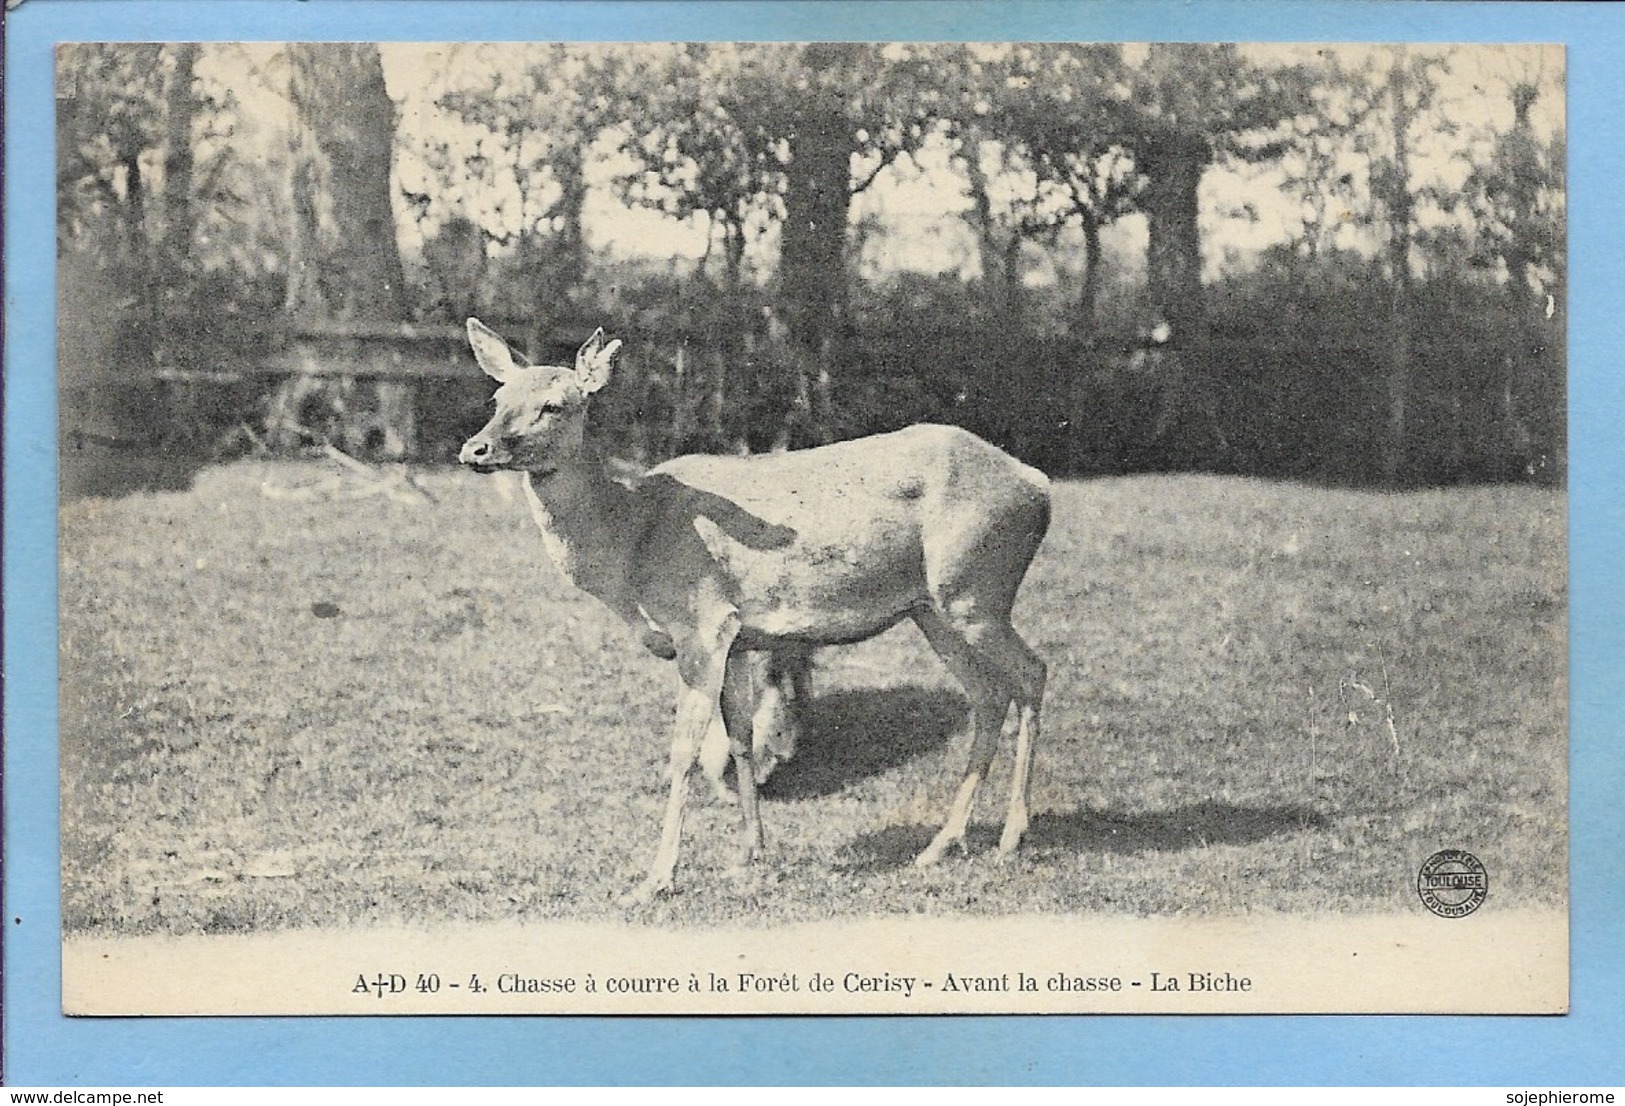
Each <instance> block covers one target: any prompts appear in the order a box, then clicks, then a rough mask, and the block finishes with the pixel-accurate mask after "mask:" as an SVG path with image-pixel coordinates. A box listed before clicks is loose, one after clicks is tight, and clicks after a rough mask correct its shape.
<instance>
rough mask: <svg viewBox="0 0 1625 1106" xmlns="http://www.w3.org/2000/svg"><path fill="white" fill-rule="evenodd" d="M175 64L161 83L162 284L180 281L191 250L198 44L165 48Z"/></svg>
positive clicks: (191, 43) (188, 43)
mask: <svg viewBox="0 0 1625 1106" xmlns="http://www.w3.org/2000/svg"><path fill="white" fill-rule="evenodd" d="M169 49H170V50H172V51H173V52H174V57H175V65H174V68H173V69H171V70H170V72H169V74H168V76H167V78H166V79H165V82H164V223H163V232H162V233H163V238H162V240H161V242H160V245H159V255H160V259H161V264H162V266H163V270H162V277H161V279H163V280H164V281H167V282H171V287H173V282H174V281H177V280H179V279H180V277H181V274H182V271H183V269H184V268H185V266H186V263H187V258H188V256H189V255H190V253H191V251H192V162H193V158H192V118H193V116H194V114H195V101H194V100H193V99H192V74H193V71H194V70H195V69H196V67H197V57H198V44H197V43H195V42H183V43H179V44H178V45H175V46H172V47H169Z"/></svg>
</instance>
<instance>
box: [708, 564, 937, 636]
mask: <svg viewBox="0 0 1625 1106" xmlns="http://www.w3.org/2000/svg"><path fill="white" fill-rule="evenodd" d="M741 583H745V582H744V581H741ZM734 594H735V596H737V600H736V602H737V606H738V609H739V615H740V619H741V620H742V622H743V623H744V627H743V632H744V633H745V634H746V635H747V637H748V638H757V637H761V638H790V639H795V640H799V641H809V642H815V643H820V644H830V645H833V644H839V643H844V642H853V641H862V640H863V639H865V638H870V637H873V636H874V635H876V634H878V633H880V632H881V631H883V630H886V629H889V628H890V627H892V626H894V625H896V624H897V622H898V621H899V620H900V619H902V618H903V617H904V616H905V615H907V614H908V612H909V611H910V610H911V609H913V608H914V607H916V606H918V605H919V604H920V602H921V601H922V600H923V598H924V596H923V589H922V588H921V587H920V586H918V585H917V584H916V580H915V578H914V577H913V575H912V574H908V575H905V574H901V573H898V574H894V575H890V576H888V575H886V574H876V573H875V572H873V571H872V570H871V571H862V570H860V569H858V568H857V566H853V570H852V571H850V572H830V573H826V574H824V575H821V576H819V577H818V578H817V579H816V580H812V581H808V580H801V579H795V578H793V577H789V578H787V577H784V576H779V577H777V578H774V579H771V580H764V581H762V582H761V584H760V586H757V587H750V586H745V587H741V588H740V589H739V590H737V591H735V592H734Z"/></svg>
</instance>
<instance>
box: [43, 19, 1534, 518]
mask: <svg viewBox="0 0 1625 1106" xmlns="http://www.w3.org/2000/svg"><path fill="white" fill-rule="evenodd" d="M58 77H59V89H58V143H57V170H58V171H57V200H58V208H59V236H58V247H59V262H60V267H59V273H60V280H59V296H60V305H61V311H60V314H59V334H60V345H59V379H60V385H61V389H62V412H63V415H62V462H63V465H62V475H63V487H64V490H65V491H66V492H67V493H68V494H70V495H72V494H78V493H80V492H97V491H118V490H122V489H124V488H128V487H131V486H143V485H147V486H176V485H177V484H184V482H185V481H186V480H188V479H190V476H191V474H192V473H193V472H195V470H196V468H197V467H199V466H201V465H203V464H206V463H208V462H210V461H216V460H225V459H229V458H231V457H232V456H235V455H239V454H242V453H245V452H251V451H252V452H266V451H269V452H289V451H292V452H298V451H300V450H309V449H312V448H315V447H319V446H321V445H323V444H330V445H335V446H338V447H340V448H343V449H345V450H347V451H348V452H351V453H352V454H355V455H359V456H363V457H366V458H368V459H372V460H380V459H394V460H409V461H415V462H448V461H450V459H451V458H452V456H453V455H454V453H455V448H456V445H457V443H458V442H460V441H461V439H462V438H463V437H464V436H465V435H466V434H467V433H469V432H470V431H471V430H472V429H474V428H476V427H477V425H478V424H479V422H480V421H481V414H482V409H483V407H484V404H485V403H486V402H487V400H488V396H489V391H488V388H487V386H486V383H485V381H484V380H483V378H481V377H480V376H479V374H478V373H477V371H476V370H475V369H474V367H473V364H472V361H471V359H470V358H469V357H468V356H467V354H466V351H465V349H464V347H463V346H462V343H461V339H460V337H459V328H460V324H461V321H462V319H463V318H464V317H465V316H467V315H470V314H477V315H479V316H481V317H482V318H484V319H486V320H487V321H491V322H493V323H495V324H496V325H497V326H498V328H499V329H500V330H502V331H504V333H506V334H507V335H508V336H509V337H510V339H512V340H514V341H516V342H517V343H519V344H520V345H522V346H523V347H525V348H528V349H529V351H530V352H531V353H532V355H533V356H535V357H538V358H557V357H561V356H567V355H568V353H569V351H570V350H572V349H573V348H574V346H575V345H576V344H578V343H579V342H580V341H581V339H582V338H583V337H585V335H586V334H587V333H590V331H591V329H592V328H593V327H595V326H599V325H602V326H604V327H606V329H608V330H609V331H610V332H611V333H612V334H614V335H616V336H619V337H622V338H623V339H624V340H625V342H626V355H625V357H624V359H623V362H622V364H623V369H622V373H621V375H620V378H619V381H618V383H617V385H616V386H615V387H614V388H613V390H612V391H611V392H609V393H606V396H605V398H604V401H603V402H602V403H601V404H600V410H599V414H598V422H599V429H600V433H602V434H604V435H605V436H606V437H607V438H608V439H609V440H610V441H611V442H612V443H613V444H614V446H615V448H616V451H617V452H619V453H620V454H621V455H623V456H624V457H626V458H627V459H630V460H632V461H635V462H638V463H652V462H655V461H658V460H660V459H662V458H664V457H666V456H671V455H673V454H676V453H679V452H687V451H694V450H742V449H749V450H761V449H768V448H773V447H786V446H789V447H798V446H803V445H808V444H814V443H817V442H821V441H829V440H833V439H838V438H845V437H851V436H856V435H860V434H865V433H870V432H874V431H879V430H884V429H890V428H894V427H897V426H900V425H905V424H907V423H911V422H916V421H925V420H930V421H942V422H953V423H959V424H962V425H965V426H967V427H969V428H971V429H972V430H975V431H977V432H978V433H981V434H982V435H984V436H985V437H987V438H989V439H990V440H992V441H994V442H996V443H998V444H1000V445H1002V446H1004V447H1006V448H1008V449H1010V450H1012V451H1013V452H1015V453H1017V454H1018V455H1020V456H1022V457H1023V458H1025V459H1027V460H1029V461H1032V462H1033V463H1036V464H1038V465H1040V466H1042V467H1043V468H1045V469H1046V470H1047V471H1049V472H1051V473H1052V474H1057V475H1091V474H1103V473H1130V472H1144V471H1158V470H1199V471H1212V472H1224V473H1234V474H1244V475H1256V476H1265V477H1277V478H1291V479H1308V480H1315V481H1328V482H1335V483H1352V484H1358V485H1378V486H1415V485H1425V484H1446V483H1457V482H1463V481H1467V482H1480V481H1502V480H1526V479H1531V478H1533V479H1537V480H1540V481H1543V482H1552V483H1558V482H1561V480H1562V478H1563V471H1564V456H1565V441H1564V404H1565V390H1564V373H1565V357H1564V343H1563V336H1564V327H1565V324H1566V313H1565V309H1564V305H1565V291H1566V286H1565V276H1564V274H1565V241H1564V218H1565V178H1564V164H1565V145H1564V131H1563V121H1562V97H1563V91H1562V89H1563V83H1562V78H1563V74H1562V55H1561V51H1559V50H1553V49H1550V48H1542V47H1457V46H1425V47H1424V46H1414V47H1368V46H1361V47H1336V48H1325V49H1319V50H1316V49H1312V48H1284V47H1269V48H1253V47H1238V46H1227V45H1200V44H1197V45H1153V46H1124V45H1115V44H1106V45H1073V44H1032V45H1022V44H994V45H957V44H956V45H933V44H896V43H894V44H851V43H813V44H756V45H749V46H734V45H717V44H687V45H667V46H661V45H635V46H633V45H628V46H572V45H560V44H502V45H495V44H454V45H440V46H406V45H401V44H390V45H385V46H383V47H379V46H376V45H366V44H360V45H356V44H314V43H300V44H281V45H266V44H83V45H69V46H63V47H61V48H60V54H59V59H58ZM1153 334H1155V335H1156V337H1155V338H1154V337H1152V335H1153ZM1165 335H1166V336H1167V340H1166V341H1160V342H1159V341H1158V340H1157V339H1158V338H1161V337H1163V336H1165Z"/></svg>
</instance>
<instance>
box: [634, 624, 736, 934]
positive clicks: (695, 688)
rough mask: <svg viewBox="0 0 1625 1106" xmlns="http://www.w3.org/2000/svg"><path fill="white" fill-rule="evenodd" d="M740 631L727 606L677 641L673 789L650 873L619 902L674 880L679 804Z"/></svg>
mask: <svg viewBox="0 0 1625 1106" xmlns="http://www.w3.org/2000/svg"><path fill="white" fill-rule="evenodd" d="M738 634H739V615H738V613H737V612H736V611H734V610H732V609H729V610H727V611H725V612H723V613H721V614H719V615H718V616H717V617H716V618H715V619H714V620H713V622H712V624H711V626H710V627H709V628H706V629H701V630H699V631H697V632H696V633H695V634H694V635H693V637H692V638H690V639H689V640H687V641H684V642H682V643H680V645H679V648H678V650H677V671H678V674H679V676H680V677H681V683H680V685H679V690H678V693H677V724H676V728H675V729H674V731H673V733H672V739H671V793H670V794H669V795H668V796H667V798H666V817H665V821H664V822H663V823H662V825H661V829H660V847H659V848H658V849H657V850H656V851H655V859H654V863H653V864H652V865H650V867H649V875H648V877H647V878H646V879H644V881H643V882H642V883H641V884H639V885H638V886H637V887H635V888H633V889H632V890H631V891H630V892H628V893H627V894H626V895H625V896H623V897H622V900H621V901H622V903H623V905H636V904H640V903H646V902H649V901H650V900H652V899H653V898H654V897H655V896H656V895H662V894H665V893H667V892H669V891H670V890H671V889H672V887H673V886H674V885H675V873H676V871H677V852H678V848H679V845H680V844H681V840H682V836H683V805H684V803H685V802H686V800H687V798H688V774H689V772H690V771H691V770H692V769H693V767H694V762H695V760H696V759H698V757H699V753H700V743H701V741H702V740H703V738H704V737H705V731H706V729H707V728H708V727H709V726H710V724H711V719H712V717H713V716H714V715H715V714H716V712H717V705H718V702H719V701H720V699H721V697H722V682H723V679H724V676H725V674H726V670H727V664H728V652H729V650H730V649H732V648H733V642H734V638H735V637H736V636H738Z"/></svg>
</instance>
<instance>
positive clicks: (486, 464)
mask: <svg viewBox="0 0 1625 1106" xmlns="http://www.w3.org/2000/svg"><path fill="white" fill-rule="evenodd" d="M457 460H458V461H459V462H460V463H461V464H465V465H469V466H471V467H472V468H473V469H474V471H476V472H495V471H496V470H497V467H498V465H500V464H501V458H500V457H498V456H497V449H496V445H495V443H493V442H492V441H491V439H490V438H487V437H486V436H485V435H484V434H476V435H474V437H472V438H470V439H468V441H466V442H464V443H463V448H462V451H461V452H459V453H458V454H457Z"/></svg>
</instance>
